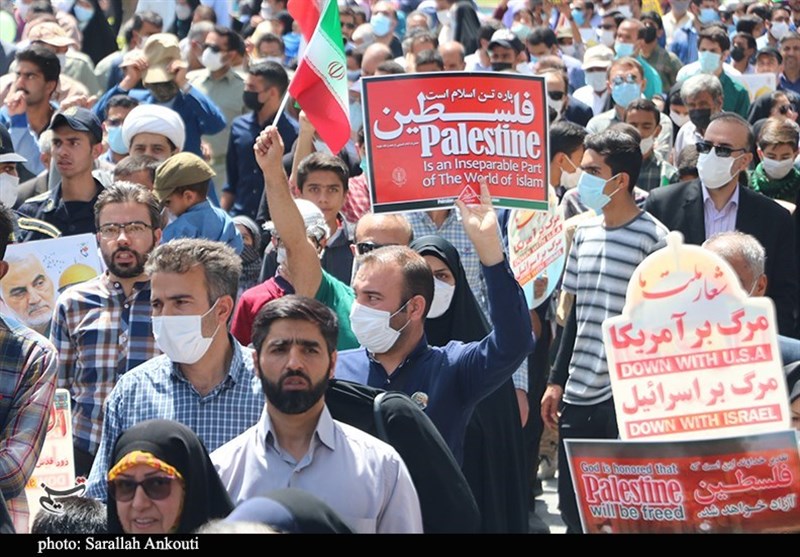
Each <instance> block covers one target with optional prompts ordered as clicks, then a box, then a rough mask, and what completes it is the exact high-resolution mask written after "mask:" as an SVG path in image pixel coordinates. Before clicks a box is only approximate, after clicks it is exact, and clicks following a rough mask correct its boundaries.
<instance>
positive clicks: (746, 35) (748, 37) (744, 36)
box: [731, 33, 756, 50]
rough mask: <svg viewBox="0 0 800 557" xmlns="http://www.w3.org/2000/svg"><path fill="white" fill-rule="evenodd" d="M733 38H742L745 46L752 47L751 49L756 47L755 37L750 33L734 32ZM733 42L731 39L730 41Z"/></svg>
mask: <svg viewBox="0 0 800 557" xmlns="http://www.w3.org/2000/svg"><path fill="white" fill-rule="evenodd" d="M733 38H734V39H744V40H745V41H747V48H752V49H753V50H755V49H756V38H755V37H754V36H753V35H751V34H750V33H736V34H735V35H734V36H733ZM731 42H733V41H731Z"/></svg>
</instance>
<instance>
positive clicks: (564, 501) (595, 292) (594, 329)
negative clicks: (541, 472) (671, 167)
mask: <svg viewBox="0 0 800 557" xmlns="http://www.w3.org/2000/svg"><path fill="white" fill-rule="evenodd" d="M640 142H641V137H640V136H639V134H638V132H637V131H636V130H635V129H634V128H633V127H632V126H629V125H627V124H619V125H616V126H612V127H611V128H609V129H607V130H606V131H604V132H601V133H599V134H596V135H590V136H588V137H587V138H586V140H585V142H584V145H585V147H586V151H585V153H584V155H583V159H582V161H581V170H582V173H581V176H580V178H579V180H578V194H579V196H580V198H581V202H582V203H584V204H585V205H586V206H587V207H589V208H590V209H593V210H594V211H595V212H596V213H597V216H596V217H593V218H591V219H589V220H587V221H585V222H584V223H582V224H581V225H579V226H578V229H577V230H576V232H575V238H574V240H573V244H572V248H571V250H570V254H569V260H568V262H567V269H566V271H565V274H564V282H563V286H562V288H563V290H564V291H566V292H568V293H570V294H573V295H574V296H575V303H574V305H573V310H572V313H571V315H570V317H569V319H568V320H567V323H566V325H565V330H564V334H563V337H562V340H561V346H560V348H559V353H558V357H557V360H556V365H555V367H554V369H553V372H552V373H551V374H550V380H549V385H548V387H547V391H546V392H545V394H544V397H543V398H542V419H543V420H544V422H545V424H547V425H548V426H550V427H556V426H558V429H559V436H560V438H561V440H562V443H561V445H560V447H559V455H558V495H559V506H560V509H561V517H562V519H563V520H564V524H565V525H566V526H567V531H568V532H572V533H576V532H580V531H581V523H580V517H579V514H578V507H577V504H576V501H575V493H574V491H573V487H572V478H571V477H570V472H569V462H568V461H567V458H566V454H565V452H564V444H563V440H564V439H574V438H582V439H593V438H597V439H614V438H616V437H617V435H618V432H617V420H616V415H615V413H614V402H613V400H612V398H611V382H610V379H609V374H608V361H607V359H606V351H605V346H604V345H603V335H602V328H601V326H602V323H603V321H604V320H606V319H608V318H609V317H613V316H616V315H620V314H621V313H622V308H623V306H624V305H625V293H626V290H627V287H628V281H629V280H630V277H631V275H632V274H633V271H634V269H636V267H637V266H638V265H639V263H640V262H641V261H642V260H643V259H644V258H645V257H647V256H648V255H649V254H650V253H651V252H652V251H654V250H655V249H657V247H660V246H659V243H661V242H662V241H663V239H664V237H665V236H666V235H667V232H668V230H667V228H666V227H665V226H664V225H663V224H661V223H660V222H659V221H658V220H656V219H655V218H653V217H652V216H651V215H650V214H648V213H646V212H643V211H642V210H640V209H639V207H638V206H637V205H636V202H635V200H634V197H633V186H634V184H636V181H637V179H638V178H639V170H640V168H641V166H642V152H641V149H640V147H639V143H640ZM559 405H561V412H560V416H559V413H558V411H559Z"/></svg>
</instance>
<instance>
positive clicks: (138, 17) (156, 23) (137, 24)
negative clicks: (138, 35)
mask: <svg viewBox="0 0 800 557" xmlns="http://www.w3.org/2000/svg"><path fill="white" fill-rule="evenodd" d="M145 23H149V24H150V25H152V26H153V27H158V28H159V29H161V30H162V31H163V30H164V19H163V18H162V17H161V16H160V15H158V13H157V12H154V11H152V10H144V11H143V12H137V13H135V14H133V19H132V24H131V31H140V30H141V29H142V27H144V24H145Z"/></svg>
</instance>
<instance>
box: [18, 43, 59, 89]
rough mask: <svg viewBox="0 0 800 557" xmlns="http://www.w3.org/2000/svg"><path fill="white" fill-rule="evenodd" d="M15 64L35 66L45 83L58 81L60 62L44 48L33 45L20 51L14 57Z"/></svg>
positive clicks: (39, 45) (36, 44)
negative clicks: (21, 63)
mask: <svg viewBox="0 0 800 557" xmlns="http://www.w3.org/2000/svg"><path fill="white" fill-rule="evenodd" d="M16 60H17V64H19V63H20V62H30V63H31V64H35V65H36V66H37V67H38V68H39V71H41V72H42V75H44V80H45V81H58V76H59V75H61V62H59V61H58V56H56V55H55V54H54V53H53V52H52V51H51V50H49V49H48V48H47V47H46V46H44V45H41V44H38V43H33V44H31V45H30V46H29V47H28V48H26V49H25V50H20V51H18V52H17V55H16Z"/></svg>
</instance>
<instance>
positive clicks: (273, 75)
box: [247, 60, 289, 95]
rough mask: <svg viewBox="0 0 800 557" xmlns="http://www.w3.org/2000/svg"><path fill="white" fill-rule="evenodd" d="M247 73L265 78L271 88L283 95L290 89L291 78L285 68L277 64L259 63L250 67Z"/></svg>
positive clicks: (269, 62)
mask: <svg viewBox="0 0 800 557" xmlns="http://www.w3.org/2000/svg"><path fill="white" fill-rule="evenodd" d="M247 73H249V74H250V75H254V76H256V77H260V78H263V79H264V80H265V81H266V82H267V84H268V86H269V87H277V88H278V92H280V94H281V95H283V94H285V93H286V89H287V88H288V87H289V76H288V75H287V74H286V70H285V69H284V68H283V66H281V65H280V64H278V63H277V62H272V61H269V60H267V61H263V62H258V63H257V64H254V65H252V66H250V68H249V69H248V70H247Z"/></svg>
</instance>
